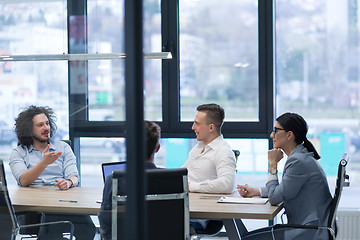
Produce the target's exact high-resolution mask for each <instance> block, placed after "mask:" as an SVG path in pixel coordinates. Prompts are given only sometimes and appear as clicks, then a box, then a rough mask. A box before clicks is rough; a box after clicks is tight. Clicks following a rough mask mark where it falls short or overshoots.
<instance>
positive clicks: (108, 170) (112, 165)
mask: <svg viewBox="0 0 360 240" xmlns="http://www.w3.org/2000/svg"><path fill="white" fill-rule="evenodd" d="M101 169H102V175H103V180H104V182H105V180H106V177H107V176H109V175H111V174H112V172H113V171H120V170H125V169H126V162H108V163H102V164H101Z"/></svg>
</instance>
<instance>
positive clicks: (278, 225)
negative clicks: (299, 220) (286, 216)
mask: <svg viewBox="0 0 360 240" xmlns="http://www.w3.org/2000/svg"><path fill="white" fill-rule="evenodd" d="M283 228H300V229H316V230H317V229H326V230H328V231H329V232H330V234H331V236H332V239H335V231H334V230H333V229H332V228H330V227H327V226H317V225H301V224H276V225H274V226H272V229H273V230H277V229H283Z"/></svg>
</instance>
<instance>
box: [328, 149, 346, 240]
mask: <svg viewBox="0 0 360 240" xmlns="http://www.w3.org/2000/svg"><path fill="white" fill-rule="evenodd" d="M348 161H349V157H348V155H347V154H346V153H344V154H343V155H342V156H341V159H340V162H339V168H338V174H337V178H336V186H335V193H334V197H333V200H332V202H331V206H330V215H329V220H328V227H330V228H331V229H333V230H334V231H335V235H336V231H337V229H336V211H337V208H338V206H339V202H340V197H341V193H342V190H343V187H348V186H349V185H350V182H349V175H347V174H346V165H347V163H348ZM330 239H332V238H331V236H330Z"/></svg>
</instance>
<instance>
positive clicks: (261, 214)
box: [8, 186, 283, 240]
mask: <svg viewBox="0 0 360 240" xmlns="http://www.w3.org/2000/svg"><path fill="white" fill-rule="evenodd" d="M8 189H9V193H10V198H11V202H12V205H13V206H14V208H15V211H41V212H52V213H63V214H64V213H73V214H90V215H96V214H97V213H98V212H99V210H100V203H99V202H98V200H101V199H102V188H87V187H76V188H71V189H69V190H67V191H61V190H59V189H58V188H56V187H53V186H32V187H19V186H8ZM220 196H222V195H219V194H203V193H190V194H189V199H190V217H191V218H215V219H222V220H223V221H224V225H225V228H226V232H227V235H228V237H229V239H231V240H232V239H240V237H239V233H238V222H239V221H240V220H239V219H241V218H244V219H267V220H269V221H270V223H271V222H272V221H273V219H274V218H275V217H276V215H277V214H278V213H279V212H280V211H281V209H282V208H283V205H280V206H271V205H270V204H269V203H266V204H229V203H217V200H218V198H219V197H220Z"/></svg>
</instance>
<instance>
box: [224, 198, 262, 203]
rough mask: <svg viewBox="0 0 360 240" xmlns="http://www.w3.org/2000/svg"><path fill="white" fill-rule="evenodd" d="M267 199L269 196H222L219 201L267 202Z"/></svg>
mask: <svg viewBox="0 0 360 240" xmlns="http://www.w3.org/2000/svg"><path fill="white" fill-rule="evenodd" d="M267 201H268V199H267V198H243V197H221V198H220V199H219V201H218V203H246V204H249V203H250V204H265V203H267Z"/></svg>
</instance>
